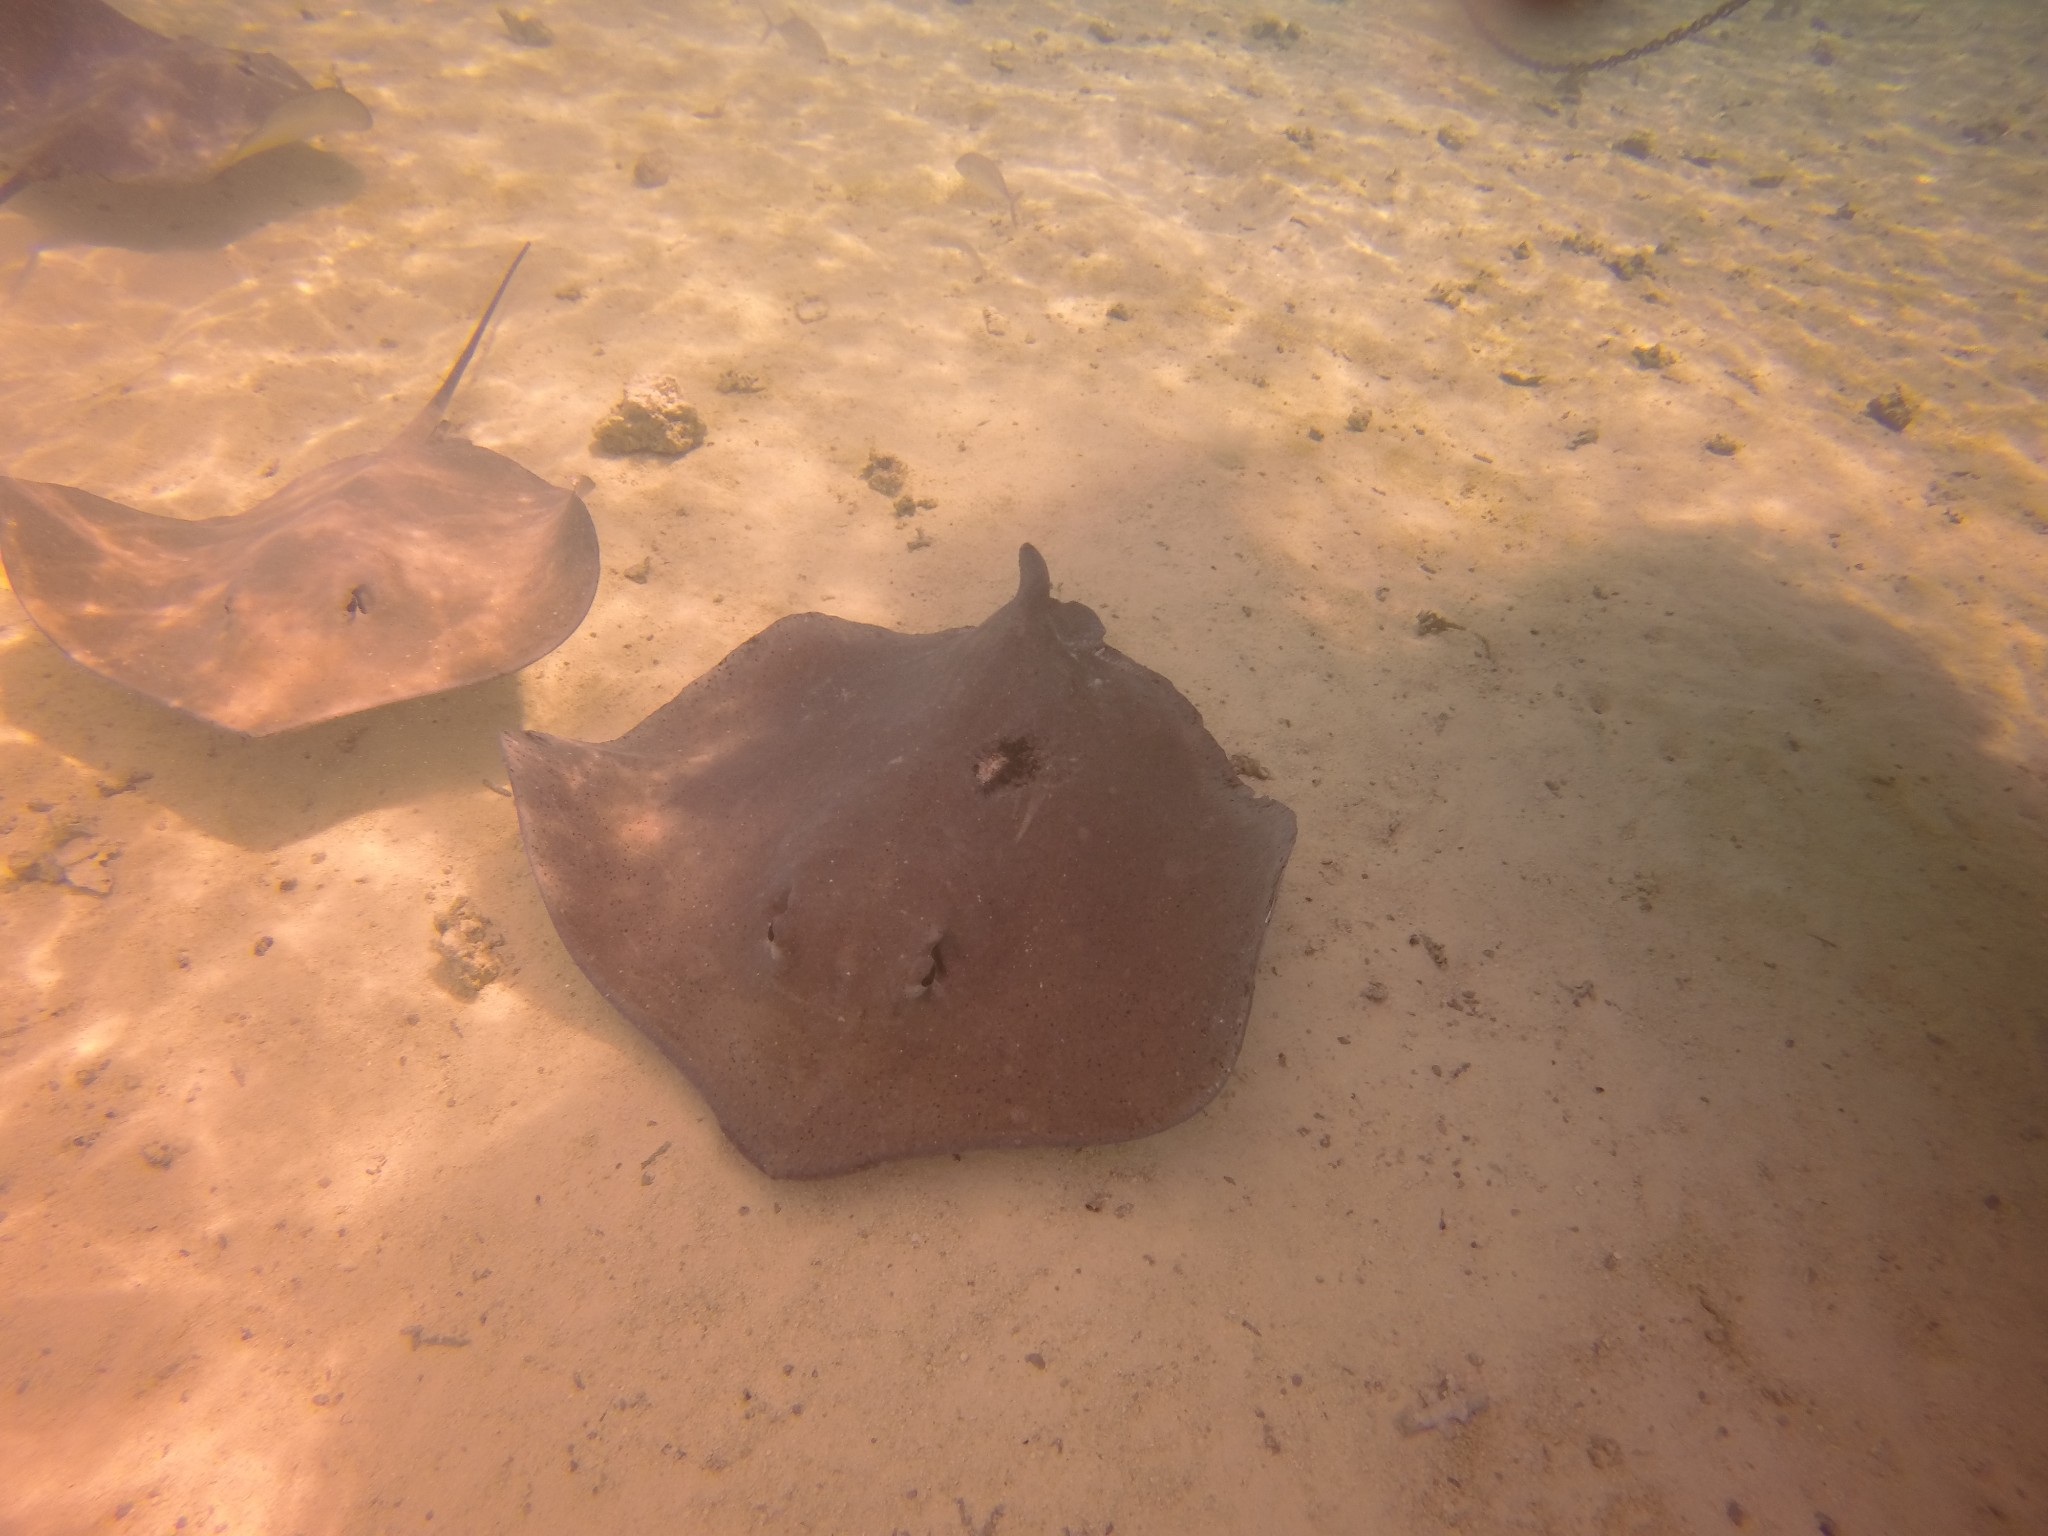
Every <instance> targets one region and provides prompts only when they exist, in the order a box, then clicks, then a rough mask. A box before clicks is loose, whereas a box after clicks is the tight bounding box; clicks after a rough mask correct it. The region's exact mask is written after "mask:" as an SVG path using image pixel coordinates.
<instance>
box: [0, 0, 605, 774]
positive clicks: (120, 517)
mask: <svg viewBox="0 0 2048 1536" xmlns="http://www.w3.org/2000/svg"><path fill="white" fill-rule="evenodd" d="M0 3H5V0H0ZM525 255H526V250H525V248H524V247H521V249H520V252H519V255H518V256H515V257H513V258H512V265H511V267H510V268H508V269H507V270H506V273H505V277H504V281H502V282H500V283H499V284H498V290H497V292H496V293H495V294H494V295H492V298H491V302H490V304H489V306H488V307H486V308H485V310H484V313H483V318H482V319H480V320H478V321H477V324H476V329H475V330H474V331H472V332H471V333H470V337H469V344H468V345H467V346H465V347H464V348H463V349H462V355H461V356H460V357H459V358H457V359H456V360H455V366H454V367H453V368H451V369H450V370H449V371H448V377H447V378H446V379H444V380H443V381H442V383H441V387H440V389H438V390H437V391H435V393H434V397H433V399H431V400H429V401H428V402H427V405H426V408H425V409H424V410H422V411H421V412H420V413H419V415H417V416H415V417H414V418H413V420H412V424H411V425H410V426H408V427H407V428H406V429H405V431H404V432H402V433H400V434H399V436H398V438H397V439H396V440H395V441H394V442H392V443H391V444H390V445H389V446H387V447H385V448H384V449H382V450H381V451H379V452H377V453H371V454H363V455H359V456H357V457H355V458H348V459H342V460H339V461H338V462H336V463H333V464H329V465H328V466H326V467H325V468H324V469H317V470H314V471H313V472H312V473H311V474H307V475H303V476H301V477H300V478H299V479H297V480H294V481H293V482H292V483H291V484H290V485H287V486H286V487H285V488H284V489H283V490H281V491H279V492H278V493H277V494H276V495H274V496H271V497H269V498H268V499H266V500H264V501H263V502H261V503H259V504H258V505H257V506H255V507H254V508H252V509H250V510H249V511H247V512H244V513H242V514H240V515H239V516H230V517H209V518H201V519H194V520H190V521H187V520H183V519H179V518H174V517H161V516H158V515H156V514H154V513H149V512H138V511H137V510H135V509H134V508H133V507H125V506H122V505H121V504H120V503H119V502H115V501H108V500H107V499H106V498H104V497H101V496H95V495H93V494H92V493H91V492H89V491H81V490H79V489H77V488H76V487H74V486H68V485H48V484H45V483H43V482H41V481H35V480H16V479H11V478H7V477H4V476H0V559H4V560H5V561H6V565H7V576H8V579H9V581H11V582H12V583H13V585H14V591H15V595H16V596H18V597H19V598H20V599H21V602H22V605H23V606H24V607H25V608H27V609H28V613H29V617H30V618H32V619H34V620H35V621H36V623H37V625H38V626H40V627H41V629H42V630H43V632H44V633H45V634H47V635H48V636H49V637H50V638H51V639H52V640H54V641H56V643H57V644H58V645H59V646H60V647H62V648H63V649H64V650H65V651H66V652H68V653H69V654H70V655H71V656H72V657H73V658H74V659H76V660H78V661H80V662H83V663H84V664H85V665H86V666H88V667H91V668H92V669H93V670H94V671H95V672H99V673H102V674H104V675H105V676H107V677H110V678H112V679H113V680H114V681H115V682H117V683H122V684H125V685H126V686H128V687H130V688H133V689H134V690H135V691H136V692H138V693H143V694H147V695H148V696H149V697H151V698H153V699H159V700H161V701H162V702H164V703H166V704H169V705H170V706H172V707H173V708H174V709H182V710H184V711H186V712H187V713H188V714H193V715H197V716H199V718H201V719H202V720H210V721H212V722H213V723H214V724H216V725H222V726H226V727H227V728H228V729H229V730H231V731H240V732H242V733H244V734H245V735H250V736H268V735H270V734H272V733H273V732H276V731H284V730H289V729H291V728H292V727H293V726H299V725H310V724H312V723H313V722H315V721H318V720H330V719H333V718H334V717H335V716H337V715H346V714H353V713H354V712H355V711H357V710H360V709H369V708H372V707H373V706H375V705H378V704H390V703H394V702H396V701H397V700H399V699H411V698H418V697H419V696H421V695H422V694H429V693H438V692H440V691H441V690H443V689H446V688H455V687H460V686H461V685H463V684H465V683H477V682H482V681H483V680H484V679H486V678H492V677H500V676H502V675H504V674H505V673H507V672H514V671H517V670H518V669H519V668H521V667H523V666H526V665H527V664H528V663H530V662H533V661H538V660H539V659H540V658H541V657H543V656H545V655H546V654H547V653H548V652H549V651H552V650H553V649H554V648H555V647H556V646H558V645H560V644H561V643H562V642H563V641H564V640H566V639H568V637H569V636H570V634H571V633H572V632H573V631H574V630H575V628H576V626H577V625H578V624H580V623H581V622H582V621H583V615H584V614H585V613H586V612H588V611H589V608H590V600H591V598H592V597H594V596H595V595H596V592H597V576H598V559H597V531H596V529H594V528H593V527H592V526H591V522H590V513H589V512H588V511H587V510H586V509H585V508H584V505H583V501H582V498H581V497H579V496H577V495H576V494H575V493H574V492H573V491H565V490H562V489H560V488H558V487H556V486H552V485H549V484H548V483H547V482H546V481H545V480H543V479H541V478H540V476H538V475H536V474H534V473H532V472H531V471H530V470H527V469H523V468H521V467H520V466H519V465H517V464H515V463H513V462H512V461H511V460H510V459H508V458H506V457H505V456H504V455H503V454H499V453H493V452H491V451H490V450H489V449H488V448H479V447H477V446H476V445H475V444H474V443H470V442H466V441H465V440H463V439H462V438H460V437H455V436H452V435H450V434H449V433H447V432H445V431H444V430H443V421H442V413H443V412H444V411H445V410H446V408H447V405H448V402H449V400H450V399H451V398H452V397H453V396H454V394H455V389H456V386H457V385H458V384H460V383H461V382H462V372H463V369H465V368H466V367H468V365H469V360H470V358H471V357H473V356H474V355H475V353H476V348H477V343H478V342H479V341H480V340H481V339H482V337H483V333H484V327H485V326H487V325H489V324H490V320H491V316H492V314H493V313H494V312H495V311H496V310H497V307H498V300H499V299H501V298H503V297H504V296H505V289H506V286H507V285H508V284H509V283H510V282H511V281H512V274H513V273H514V272H516V271H517V270H518V269H519V263H520V260H521V259H522V258H523V257H524V256H525Z"/></svg>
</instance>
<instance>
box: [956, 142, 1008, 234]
mask: <svg viewBox="0 0 2048 1536" xmlns="http://www.w3.org/2000/svg"><path fill="white" fill-rule="evenodd" d="M953 169H954V170H956V171H958V172H959V173H960V179H961V180H962V181H964V182H966V183H967V185H969V186H970V187H972V188H974V190H975V191H977V192H986V193H987V194H988V195H989V196H990V197H1000V198H1001V199H1002V200H1003V201H1004V202H1006V203H1008V204H1009V205H1010V227H1011V228H1012V229H1015V228H1016V227H1017V195H1016V194H1015V193H1014V192H1012V191H1011V190H1010V184H1009V183H1008V182H1007V181H1005V180H1003V168H1002V167H1001V166H999V165H997V164H996V163H995V161H993V160H991V159H989V157H988V156H987V155H981V154H976V153H975V152H974V151H973V150H971V149H970V150H969V151H968V152H967V153H966V154H964V155H962V156H961V157H960V158H959V159H958V160H955V161H954V162H953Z"/></svg>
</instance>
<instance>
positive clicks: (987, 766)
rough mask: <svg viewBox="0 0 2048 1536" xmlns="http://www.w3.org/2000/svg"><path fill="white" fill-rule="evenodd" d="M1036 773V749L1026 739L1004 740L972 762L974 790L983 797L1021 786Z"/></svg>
mask: <svg viewBox="0 0 2048 1536" xmlns="http://www.w3.org/2000/svg"><path fill="white" fill-rule="evenodd" d="M1037 772H1038V749H1037V748H1036V747H1034V746H1033V745H1032V744H1031V738H1030V737H1029V736H1005V737H1004V738H1003V739H1002V740H1001V741H999V742H997V743H996V744H995V745H994V746H992V747H990V748H989V749H988V750H987V751H985V752H983V753H981V754H980V755H979V756H977V757H976V758H975V759H974V787H975V788H976V789H978V790H980V791H981V792H982V793H983V794H987V793H988V792H989V791H990V790H996V789H1002V788H1005V787H1006V786H1008V785H1011V784H1022V783H1024V782H1025V781H1026V780H1027V779H1030V778H1031V777H1033V776H1034V775H1035V774H1036V773H1037Z"/></svg>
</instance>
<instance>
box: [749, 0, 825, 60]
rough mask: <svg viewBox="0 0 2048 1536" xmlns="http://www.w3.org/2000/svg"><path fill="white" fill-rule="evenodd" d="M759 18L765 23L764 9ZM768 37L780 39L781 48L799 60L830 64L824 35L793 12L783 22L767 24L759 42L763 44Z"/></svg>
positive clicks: (766, 15)
mask: <svg viewBox="0 0 2048 1536" xmlns="http://www.w3.org/2000/svg"><path fill="white" fill-rule="evenodd" d="M761 18H762V20H764V21H767V18H768V11H767V8H766V7H763V8H762V11H761ZM770 37H779V38H781V39H782V46H783V47H785V48H787V49H788V50H789V51H790V52H791V53H793V54H795V55H796V56H797V57H798V58H800V59H804V60H807V61H809V62H810V63H813V64H829V63H831V62H832V50H831V49H829V48H827V47H826V46H825V35H824V34H823V33H822V32H820V31H819V30H818V29H817V28H816V27H814V26H812V25H811V24H810V23H809V22H808V21H805V20H804V19H803V17H801V16H799V15H797V13H796V12H795V11H791V12H790V13H789V17H788V19H787V20H785V21H769V22H768V26H767V30H765V31H764V32H762V34H761V41H762V42H764V43H765V42H767V41H768V39H769V38H770Z"/></svg>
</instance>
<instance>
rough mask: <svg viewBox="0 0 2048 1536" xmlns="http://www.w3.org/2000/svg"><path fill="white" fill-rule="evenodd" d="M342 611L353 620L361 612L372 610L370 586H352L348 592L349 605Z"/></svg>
mask: <svg viewBox="0 0 2048 1536" xmlns="http://www.w3.org/2000/svg"><path fill="white" fill-rule="evenodd" d="M342 611H343V612H344V613H346V614H347V615H348V616H349V618H350V619H351V620H353V619H354V618H355V616H356V615H357V614H359V613H368V612H369V611H370V589H369V587H368V586H359V587H351V588H350V589H349V594H348V607H346V608H345V609H343V610H342Z"/></svg>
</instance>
